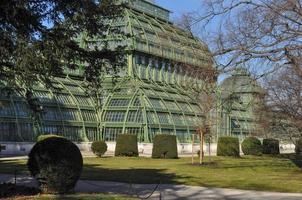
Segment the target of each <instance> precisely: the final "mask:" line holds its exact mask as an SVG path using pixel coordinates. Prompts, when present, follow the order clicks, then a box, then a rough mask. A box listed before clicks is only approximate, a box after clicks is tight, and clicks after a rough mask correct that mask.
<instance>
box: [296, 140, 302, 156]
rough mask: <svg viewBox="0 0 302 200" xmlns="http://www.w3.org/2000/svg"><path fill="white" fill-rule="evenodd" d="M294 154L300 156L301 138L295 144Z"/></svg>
mask: <svg viewBox="0 0 302 200" xmlns="http://www.w3.org/2000/svg"><path fill="white" fill-rule="evenodd" d="M295 152H296V154H302V138H300V139H298V140H297V141H296V144H295Z"/></svg>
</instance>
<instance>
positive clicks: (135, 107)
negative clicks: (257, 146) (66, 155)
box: [0, 0, 258, 142]
mask: <svg viewBox="0 0 302 200" xmlns="http://www.w3.org/2000/svg"><path fill="white" fill-rule="evenodd" d="M131 2H132V3H131ZM108 22H109V23H111V26H114V27H118V28H120V29H121V30H123V31H124V33H125V34H127V35H130V36H129V38H128V39H127V40H124V41H122V42H121V41H120V40H119V41H118V42H117V41H116V40H115V39H114V37H115V36H116V35H114V34H112V35H110V30H108V33H109V35H108V38H107V39H108V41H110V42H109V46H110V47H112V48H114V47H116V46H118V45H126V50H127V54H125V57H126V58H127V59H126V60H127V63H126V64H125V66H123V67H121V69H120V72H119V76H120V77H119V78H118V80H117V82H116V83H115V84H113V83H112V79H111V78H110V77H108V78H107V79H106V80H105V81H104V84H103V86H104V93H103V96H102V97H101V98H102V99H103V102H104V104H103V106H102V109H101V110H97V108H96V105H95V102H97V101H99V99H92V98H91V97H89V96H88V95H87V93H86V92H85V88H83V85H84V84H83V81H82V80H83V69H75V70H67V69H66V70H65V72H64V75H61V78H60V77H57V78H55V79H54V80H53V85H54V88H52V89H47V88H45V87H43V86H41V85H40V86H37V87H36V88H34V92H33V96H34V99H35V100H36V103H37V105H38V106H41V108H42V113H41V114H40V115H39V117H36V116H34V115H33V113H32V110H31V109H29V105H27V102H26V101H25V100H24V99H22V98H21V97H20V96H19V95H18V94H13V95H10V94H7V93H6V92H3V91H4V90H3V91H2V90H1V93H0V141H7V142H9V141H12V142H16V141H18V142H20V141H36V137H37V136H38V135H39V134H58V135H63V136H65V137H67V138H69V139H71V140H73V141H81V142H83V141H94V140H100V139H102V140H106V141H115V139H116V136H117V135H118V134H123V133H129V134H136V135H137V136H138V139H139V141H140V142H152V140H153V137H154V135H156V134H173V135H176V136H177V138H178V141H179V142H190V141H191V136H192V134H193V133H195V130H196V128H197V126H198V125H199V124H200V123H202V122H203V119H204V116H203V115H202V111H201V109H200V106H199V105H201V104H202V103H203V102H199V101H202V100H196V99H194V97H193V96H192V93H191V91H190V88H191V89H192V87H194V88H197V87H199V86H201V85H202V84H205V83H204V80H203V79H202V78H200V77H198V76H197V75H196V74H195V73H194V71H196V69H198V70H203V69H207V70H208V69H213V67H214V66H213V65H214V64H213V63H214V62H213V57H212V56H211V53H210V52H209V50H208V48H207V46H206V45H205V44H204V43H203V42H201V41H200V40H198V39H197V38H196V37H194V36H192V34H191V33H189V32H187V31H185V30H182V29H180V28H178V27H176V26H174V25H173V23H171V22H170V21H169V11H167V10H166V9H164V8H161V7H159V6H157V5H155V4H154V3H152V2H150V1H145V0H134V1H130V3H129V4H128V5H127V6H126V9H125V12H124V17H122V18H121V19H119V20H115V21H113V20H108ZM81 38H82V39H85V40H86V41H89V40H91V38H85V36H84V35H82V36H81ZM107 39H106V40H107ZM93 40H97V38H93ZM234 77H235V78H234ZM234 77H232V78H231V79H227V80H225V82H224V83H223V84H222V85H221V99H219V101H225V102H227V103H222V104H221V105H222V106H221V108H219V109H217V110H216V113H215V114H216V115H219V120H218V119H217V125H216V127H217V132H216V134H217V135H220V134H227V135H230V134H231V135H237V136H244V135H247V134H250V133H251V132H253V131H254V128H255V125H254V121H255V119H254V115H253V110H252V108H251V107H250V105H251V101H250V100H252V99H253V96H254V94H255V93H257V92H258V91H257V90H250V86H248V85H245V84H248V83H247V82H244V81H243V80H245V79H246V78H247V77H246V76H243V77H242V76H234ZM242 83H244V84H243V85H242ZM253 84H254V83H253ZM253 84H252V85H253ZM234 88H236V90H235V91H231V90H233V89H234ZM237 88H239V89H237ZM254 88H255V87H254ZM230 91H231V92H230ZM231 94H232V95H235V96H236V98H232V103H230V102H229V99H230V98H229V97H230V95H231Z"/></svg>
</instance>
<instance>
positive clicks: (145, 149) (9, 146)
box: [0, 142, 295, 157]
mask: <svg viewBox="0 0 302 200" xmlns="http://www.w3.org/2000/svg"><path fill="white" fill-rule="evenodd" d="M0 144H1V146H4V147H3V149H2V151H1V152H0V156H1V157H4V156H21V155H27V154H28V153H29V152H30V150H31V148H32V147H33V145H34V143H30V142H18V143H16V142H1V143H0ZM75 144H76V145H77V146H78V147H79V149H80V150H81V152H82V154H83V155H84V156H89V155H91V156H92V155H93V154H92V152H91V150H90V146H91V142H85V143H75ZM107 145H108V150H107V152H106V155H113V154H114V151H115V142H107ZM152 148H153V144H152V143H139V144H138V150H139V153H140V155H142V156H150V155H151V154H152ZM177 149H178V153H179V155H191V154H192V144H189V143H183V144H178V145H177ZM216 149H217V144H216V143H213V144H211V145H210V147H209V145H208V144H205V145H204V152H205V155H209V150H211V155H216ZM198 150H199V144H195V145H194V147H193V152H194V155H196V154H197V152H198ZM294 150H295V145H294V144H281V145H280V152H281V153H293V152H294Z"/></svg>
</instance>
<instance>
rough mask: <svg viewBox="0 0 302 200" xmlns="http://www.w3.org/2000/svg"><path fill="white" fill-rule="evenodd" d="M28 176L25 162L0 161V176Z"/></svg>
mask: <svg viewBox="0 0 302 200" xmlns="http://www.w3.org/2000/svg"><path fill="white" fill-rule="evenodd" d="M15 173H16V174H17V175H29V172H28V169H27V166H26V162H25V163H23V162H22V163H21V162H18V161H0V174H15Z"/></svg>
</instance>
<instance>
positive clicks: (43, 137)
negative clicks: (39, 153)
mask: <svg viewBox="0 0 302 200" xmlns="http://www.w3.org/2000/svg"><path fill="white" fill-rule="evenodd" d="M53 137H56V138H64V137H63V136H60V135H54V134H46V135H39V136H38V138H37V142H40V141H41V140H45V139H47V138H53Z"/></svg>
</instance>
